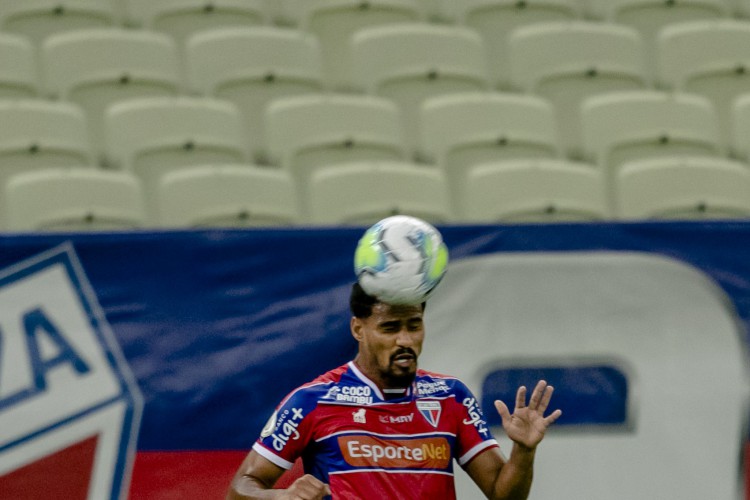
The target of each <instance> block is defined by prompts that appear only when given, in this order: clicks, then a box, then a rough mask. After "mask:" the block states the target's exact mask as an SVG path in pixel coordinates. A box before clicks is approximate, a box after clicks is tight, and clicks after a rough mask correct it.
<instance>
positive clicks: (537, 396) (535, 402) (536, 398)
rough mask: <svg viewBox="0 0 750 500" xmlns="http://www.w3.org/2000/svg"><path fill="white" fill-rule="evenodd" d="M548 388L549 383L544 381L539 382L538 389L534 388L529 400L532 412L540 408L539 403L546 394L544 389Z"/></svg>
mask: <svg viewBox="0 0 750 500" xmlns="http://www.w3.org/2000/svg"><path fill="white" fill-rule="evenodd" d="M545 387H547V382H546V381H544V380H540V381H539V382H537V384H536V387H534V390H533V391H532V392H531V398H529V408H530V409H532V410H536V409H537V408H539V402H540V401H541V399H542V394H544V388H545Z"/></svg>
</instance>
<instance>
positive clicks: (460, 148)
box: [419, 92, 562, 185]
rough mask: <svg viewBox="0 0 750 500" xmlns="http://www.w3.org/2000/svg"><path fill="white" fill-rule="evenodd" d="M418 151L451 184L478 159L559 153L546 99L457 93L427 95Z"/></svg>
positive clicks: (560, 153)
mask: <svg viewBox="0 0 750 500" xmlns="http://www.w3.org/2000/svg"><path fill="white" fill-rule="evenodd" d="M419 132H420V146H419V150H420V155H421V156H423V157H424V158H425V159H428V160H429V161H430V162H434V163H436V164H437V165H438V166H439V167H440V168H441V169H443V171H444V172H445V175H446V178H447V179H448V181H449V182H450V184H451V185H453V184H459V183H461V182H462V181H463V179H464V178H465V176H466V173H467V172H468V171H469V170H471V168H473V167H474V166H475V165H477V164H479V163H485V162H488V161H494V160H507V159H519V158H555V157H560V156H561V155H562V150H561V147H560V141H559V138H558V134H557V123H556V121H555V112H554V109H553V108H552V105H551V104H550V103H549V102H547V101H546V100H544V99H542V98H540V97H537V96H531V95H520V94H512V93H479V92H477V93H457V94H447V95H444V96H438V97H431V98H429V99H427V100H425V101H424V102H423V103H422V107H421V109H420V115H419Z"/></svg>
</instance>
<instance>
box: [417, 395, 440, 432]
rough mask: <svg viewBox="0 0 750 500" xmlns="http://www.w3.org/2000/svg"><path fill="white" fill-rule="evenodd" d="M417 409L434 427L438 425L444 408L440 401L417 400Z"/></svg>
mask: <svg viewBox="0 0 750 500" xmlns="http://www.w3.org/2000/svg"><path fill="white" fill-rule="evenodd" d="M417 409H418V410H419V413H421V414H422V416H423V417H424V418H425V420H427V421H428V422H429V423H430V424H431V425H432V426H433V427H437V426H438V424H439V423H440V412H441V411H442V409H443V407H442V406H441V405H440V402H439V401H417Z"/></svg>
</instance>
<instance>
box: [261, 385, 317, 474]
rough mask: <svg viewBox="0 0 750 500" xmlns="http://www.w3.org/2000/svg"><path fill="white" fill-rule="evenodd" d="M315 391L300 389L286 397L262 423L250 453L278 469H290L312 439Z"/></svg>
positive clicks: (315, 405) (315, 403) (315, 400)
mask: <svg viewBox="0 0 750 500" xmlns="http://www.w3.org/2000/svg"><path fill="white" fill-rule="evenodd" d="M315 392H316V391H314V390H310V389H308V388H304V387H303V388H300V389H297V390H296V391H294V392H293V393H291V394H290V395H289V396H287V398H286V399H285V400H284V401H282V403H281V404H280V405H279V406H278V407H277V408H276V411H274V412H273V414H272V415H271V417H270V418H269V419H268V422H266V425H265V426H264V427H263V430H262V431H261V433H260V437H259V438H258V440H257V441H256V442H255V444H254V445H253V450H255V451H256V452H257V453H259V454H260V455H262V456H263V457H265V458H267V459H268V460H270V461H271V462H273V463H274V464H276V465H278V466H279V467H281V468H283V469H287V470H289V469H291V468H292V466H293V465H294V461H295V460H296V459H297V458H298V457H299V456H301V455H302V452H303V451H304V449H305V447H306V446H307V445H308V443H309V441H310V439H311V436H312V431H313V429H314V425H313V423H312V421H313V419H314V415H313V413H314V412H315V408H316V407H317V397H316V394H315Z"/></svg>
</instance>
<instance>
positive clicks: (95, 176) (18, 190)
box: [3, 168, 146, 231]
mask: <svg viewBox="0 0 750 500" xmlns="http://www.w3.org/2000/svg"><path fill="white" fill-rule="evenodd" d="M3 200H4V205H5V209H4V210H3V212H4V213H5V218H6V228H7V229H8V230H10V231H89V230H118V229H134V228H138V227H143V226H145V224H146V212H145V208H144V204H143V193H142V192H141V187H140V184H139V182H138V179H136V178H135V177H134V176H133V175H132V174H128V173H126V172H106V171H102V170H97V169H80V168H58V169H51V170H40V171H35V172H28V173H23V174H17V175H14V176H13V177H11V178H10V179H9V180H8V182H7V183H6V185H5V190H4V196H3Z"/></svg>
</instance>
